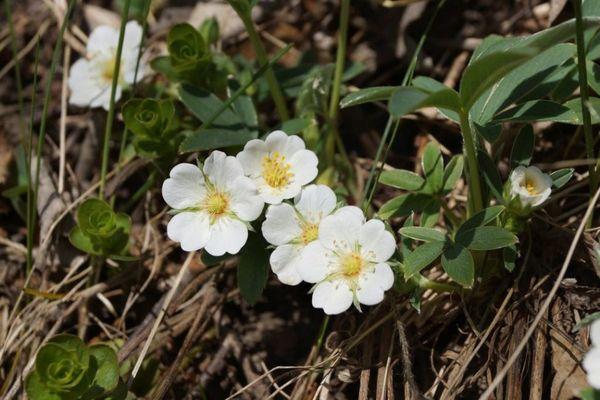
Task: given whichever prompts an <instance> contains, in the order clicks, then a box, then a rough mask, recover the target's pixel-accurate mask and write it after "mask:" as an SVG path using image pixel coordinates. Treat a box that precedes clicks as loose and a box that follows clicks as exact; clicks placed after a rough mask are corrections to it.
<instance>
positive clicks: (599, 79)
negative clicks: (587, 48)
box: [586, 60, 600, 94]
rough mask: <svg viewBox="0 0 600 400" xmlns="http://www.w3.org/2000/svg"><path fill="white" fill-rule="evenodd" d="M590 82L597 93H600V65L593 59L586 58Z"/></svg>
mask: <svg viewBox="0 0 600 400" xmlns="http://www.w3.org/2000/svg"><path fill="white" fill-rule="evenodd" d="M586 63H587V69H586V70H587V78H588V84H589V85H590V87H591V88H592V89H594V92H596V94H600V65H598V64H596V63H595V62H593V61H590V60H586Z"/></svg>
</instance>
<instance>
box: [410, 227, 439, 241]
mask: <svg viewBox="0 0 600 400" xmlns="http://www.w3.org/2000/svg"><path fill="white" fill-rule="evenodd" d="M400 235H403V236H407V237H409V238H411V239H415V240H421V241H424V242H435V241H437V242H443V241H445V240H446V235H445V234H444V233H442V232H440V231H438V230H437V229H433V228H423V227H420V226H409V227H404V228H401V229H400Z"/></svg>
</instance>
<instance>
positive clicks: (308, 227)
mask: <svg viewBox="0 0 600 400" xmlns="http://www.w3.org/2000/svg"><path fill="white" fill-rule="evenodd" d="M318 237H319V225H318V224H311V223H309V222H307V223H305V224H303V225H302V233H301V234H300V241H301V242H302V243H303V244H304V245H307V244H309V243H310V242H312V241H314V240H317V238H318Z"/></svg>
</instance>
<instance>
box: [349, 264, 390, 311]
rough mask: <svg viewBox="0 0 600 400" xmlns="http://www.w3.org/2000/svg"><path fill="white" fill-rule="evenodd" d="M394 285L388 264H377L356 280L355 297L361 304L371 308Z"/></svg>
mask: <svg viewBox="0 0 600 400" xmlns="http://www.w3.org/2000/svg"><path fill="white" fill-rule="evenodd" d="M393 285H394V273H393V272H392V269H391V268H390V266H389V265H388V264H385V263H381V264H377V265H376V266H375V268H373V269H372V270H371V271H365V272H363V273H362V274H361V275H360V276H359V278H358V289H357V291H356V297H358V301H359V302H361V303H362V304H366V305H368V306H372V305H374V304H377V303H380V302H381V301H382V300H383V292H384V291H386V290H388V289H389V288H391V287H392V286H393Z"/></svg>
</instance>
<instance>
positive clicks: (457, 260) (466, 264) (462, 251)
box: [441, 243, 475, 287]
mask: <svg viewBox="0 0 600 400" xmlns="http://www.w3.org/2000/svg"><path fill="white" fill-rule="evenodd" d="M441 261H442V268H443V269H444V271H446V273H447V274H448V276H449V277H450V278H452V279H453V280H455V281H456V282H458V283H460V284H461V285H463V286H465V287H472V286H473V281H474V279H475V262H474V261H473V256H472V255H471V252H470V251H469V250H467V249H466V248H465V247H464V246H462V245H460V244H458V243H453V244H451V245H450V246H448V247H447V248H446V249H445V250H444V252H443V253H442V260H441Z"/></svg>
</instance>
